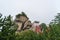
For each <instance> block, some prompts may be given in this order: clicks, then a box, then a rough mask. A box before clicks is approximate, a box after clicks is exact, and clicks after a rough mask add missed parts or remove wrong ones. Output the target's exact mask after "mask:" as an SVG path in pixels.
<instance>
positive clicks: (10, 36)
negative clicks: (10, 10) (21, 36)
mask: <svg viewBox="0 0 60 40" xmlns="http://www.w3.org/2000/svg"><path fill="white" fill-rule="evenodd" d="M0 27H2V29H1V35H0V40H14V37H15V32H16V29H17V25H16V24H15V23H14V21H13V20H12V17H11V15H9V16H8V17H6V16H5V18H3V19H2V18H1V19H0Z"/></svg>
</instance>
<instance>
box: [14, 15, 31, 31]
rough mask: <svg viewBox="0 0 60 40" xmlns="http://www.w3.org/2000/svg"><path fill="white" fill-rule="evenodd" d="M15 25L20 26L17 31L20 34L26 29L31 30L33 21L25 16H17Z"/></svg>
mask: <svg viewBox="0 0 60 40" xmlns="http://www.w3.org/2000/svg"><path fill="white" fill-rule="evenodd" d="M15 23H16V24H17V25H18V28H17V31H19V32H20V31H22V30H25V29H29V28H30V26H31V21H30V20H29V19H28V17H26V16H24V15H23V14H19V15H17V17H16V19H15Z"/></svg>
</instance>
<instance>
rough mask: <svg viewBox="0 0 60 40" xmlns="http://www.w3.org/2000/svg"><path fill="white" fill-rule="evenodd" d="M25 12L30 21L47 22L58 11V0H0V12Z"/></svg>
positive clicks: (7, 13)
mask: <svg viewBox="0 0 60 40" xmlns="http://www.w3.org/2000/svg"><path fill="white" fill-rule="evenodd" d="M22 11H23V12H25V13H26V14H27V16H28V17H29V18H30V20H31V21H35V20H37V21H40V22H41V23H46V24H48V23H49V22H50V21H51V20H52V19H53V18H54V16H55V15H56V14H57V13H59V12H60V0H0V13H2V14H3V15H5V16H8V15H9V14H11V15H12V16H13V17H15V15H16V14H18V13H21V12H22Z"/></svg>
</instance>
